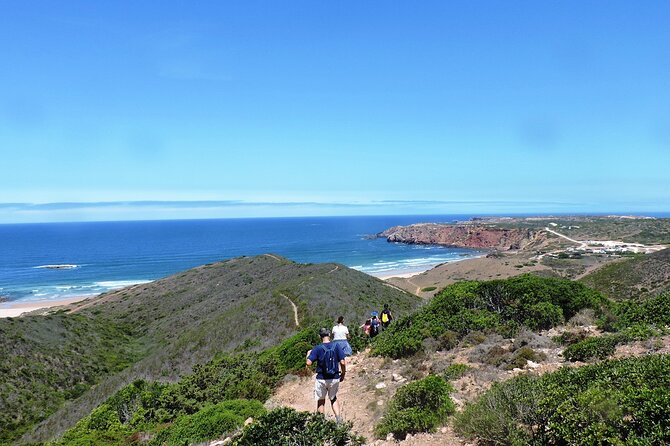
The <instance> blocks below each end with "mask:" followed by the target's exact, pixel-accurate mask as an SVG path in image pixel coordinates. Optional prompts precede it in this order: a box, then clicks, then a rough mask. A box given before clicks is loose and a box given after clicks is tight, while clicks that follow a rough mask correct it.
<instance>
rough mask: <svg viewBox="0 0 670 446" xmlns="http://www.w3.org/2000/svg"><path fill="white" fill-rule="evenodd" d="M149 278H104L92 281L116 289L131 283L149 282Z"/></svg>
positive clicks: (103, 286)
mask: <svg viewBox="0 0 670 446" xmlns="http://www.w3.org/2000/svg"><path fill="white" fill-rule="evenodd" d="M149 282H151V280H106V281H102V282H94V285H96V286H99V287H102V288H107V289H110V290H117V289H119V288H124V287H127V286H132V285H141V284H143V283H149Z"/></svg>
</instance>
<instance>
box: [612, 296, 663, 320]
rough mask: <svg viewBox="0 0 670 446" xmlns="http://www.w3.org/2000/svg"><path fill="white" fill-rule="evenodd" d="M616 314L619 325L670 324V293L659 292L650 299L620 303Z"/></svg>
mask: <svg viewBox="0 0 670 446" xmlns="http://www.w3.org/2000/svg"><path fill="white" fill-rule="evenodd" d="M616 314H617V316H618V318H619V320H618V323H617V325H618V327H619V328H623V327H629V326H631V325H635V324H652V325H655V326H657V327H659V328H660V327H666V326H668V325H670V293H663V294H659V295H658V296H655V297H650V298H648V299H645V300H642V301H639V300H629V301H624V302H622V303H620V304H619V306H618V308H617V311H616Z"/></svg>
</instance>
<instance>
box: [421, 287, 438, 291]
mask: <svg viewBox="0 0 670 446" xmlns="http://www.w3.org/2000/svg"><path fill="white" fill-rule="evenodd" d="M436 289H437V287H436V286H427V287H425V288H421V292H422V293H428V292H430V291H435V290H436Z"/></svg>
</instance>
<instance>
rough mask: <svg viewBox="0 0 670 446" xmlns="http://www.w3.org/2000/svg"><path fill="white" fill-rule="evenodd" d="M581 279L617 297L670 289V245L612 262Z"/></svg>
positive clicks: (624, 297)
mask: <svg viewBox="0 0 670 446" xmlns="http://www.w3.org/2000/svg"><path fill="white" fill-rule="evenodd" d="M580 281H581V282H583V283H584V284H586V285H587V286H590V287H591V288H594V289H597V290H599V291H601V292H602V293H603V294H605V295H606V296H607V297H609V298H611V299H615V300H626V299H632V298H639V297H647V296H653V295H656V294H658V293H661V292H664V291H670V248H668V249H664V250H662V251H658V252H655V253H653V254H648V255H642V254H640V255H636V256H633V257H631V258H627V259H622V260H619V261H616V262H613V263H610V264H608V265H605V266H603V267H601V268H598V269H597V270H595V271H594V272H592V273H591V274H588V275H587V276H585V277H583V278H582V279H580Z"/></svg>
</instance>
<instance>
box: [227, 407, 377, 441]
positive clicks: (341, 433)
mask: <svg viewBox="0 0 670 446" xmlns="http://www.w3.org/2000/svg"><path fill="white" fill-rule="evenodd" d="M364 442H365V439H364V438H363V437H360V436H357V435H355V434H353V433H352V432H351V424H350V423H347V424H341V425H337V424H335V422H333V421H328V420H326V419H325V418H324V416H323V415H321V414H319V413H310V412H297V411H296V410H294V409H291V408H288V407H282V408H279V409H275V410H273V411H271V412H268V413H267V414H266V415H263V416H261V417H260V418H259V419H258V420H256V421H255V422H254V423H252V424H250V425H249V426H247V427H245V428H244V430H243V431H242V434H241V435H240V436H239V437H238V438H237V439H236V440H235V441H234V443H233V444H234V445H235V446H284V445H314V446H325V445H328V446H347V445H348V446H358V445H362V444H363V443H364Z"/></svg>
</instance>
